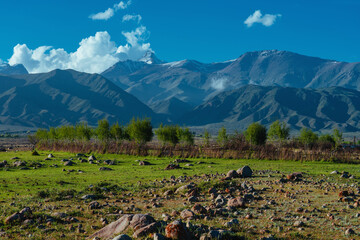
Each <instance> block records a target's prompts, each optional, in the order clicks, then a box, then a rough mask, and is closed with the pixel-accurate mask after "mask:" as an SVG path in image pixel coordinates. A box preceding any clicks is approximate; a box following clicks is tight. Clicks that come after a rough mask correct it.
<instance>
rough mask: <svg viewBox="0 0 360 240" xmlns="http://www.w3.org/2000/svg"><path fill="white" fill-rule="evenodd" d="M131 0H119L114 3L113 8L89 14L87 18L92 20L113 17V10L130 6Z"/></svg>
mask: <svg viewBox="0 0 360 240" xmlns="http://www.w3.org/2000/svg"><path fill="white" fill-rule="evenodd" d="M130 4H131V0H129V1H127V2H126V3H125V2H123V1H121V2H119V3H117V4H114V7H113V8H108V9H107V10H106V11H104V12H99V13H96V14H91V15H90V16H89V18H91V19H92V20H108V19H109V18H111V17H113V16H114V14H115V12H117V11H118V10H120V9H126V8H127V7H128V6H130Z"/></svg>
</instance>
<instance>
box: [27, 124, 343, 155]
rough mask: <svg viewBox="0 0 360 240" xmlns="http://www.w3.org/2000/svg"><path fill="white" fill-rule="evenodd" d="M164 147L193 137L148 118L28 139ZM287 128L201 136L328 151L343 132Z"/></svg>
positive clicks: (226, 142)
mask: <svg viewBox="0 0 360 240" xmlns="http://www.w3.org/2000/svg"><path fill="white" fill-rule="evenodd" d="M154 133H155V135H156V136H157V139H158V140H159V141H160V142H161V143H162V145H163V146H165V145H171V146H176V145H177V144H180V145H183V146H192V145H194V144H195V141H194V139H195V135H194V133H192V132H191V131H190V129H189V128H187V127H180V126H178V125H163V124H161V125H160V126H159V128H157V129H156V130H155V131H153V127H152V125H151V121H150V119H135V118H134V119H132V120H131V121H130V122H129V123H128V124H127V125H120V124H119V123H115V124H113V125H110V124H109V122H108V120H106V119H103V120H100V121H99V122H98V126H97V127H96V128H92V127H90V126H88V125H87V124H86V123H79V124H76V125H67V126H60V127H57V128H53V127H52V128H50V129H38V130H37V132H36V133H35V134H34V135H32V136H30V139H31V140H32V142H33V143H38V142H44V141H64V140H65V141H75V140H78V141H90V140H91V139H95V140H98V141H100V142H103V143H109V142H110V141H115V142H117V143H121V142H123V141H134V142H135V143H137V144H138V145H144V144H146V143H147V142H149V141H151V140H152V139H153V136H154ZM289 136H290V128H289V127H288V126H287V125H286V123H285V122H280V121H275V122H273V123H272V124H271V125H270V127H269V129H266V127H265V126H263V125H261V124H259V123H252V124H250V125H249V126H248V128H247V129H246V130H245V131H244V132H237V131H236V132H235V133H234V134H227V131H226V128H224V127H222V128H221V129H220V130H219V132H218V135H217V136H214V137H212V136H211V135H210V133H209V132H208V131H207V130H206V129H205V130H204V133H203V134H202V135H201V137H200V142H198V143H197V144H198V145H199V144H201V145H203V146H209V145H210V144H214V143H215V142H214V140H216V144H218V146H220V147H224V148H229V147H231V146H232V145H234V142H239V141H240V142H246V143H247V144H249V145H253V146H260V145H264V144H266V143H267V142H270V143H276V144H280V145H284V144H285V143H287V144H289V143H290V142H296V143H297V144H302V145H303V146H304V147H307V148H312V147H313V146H314V145H316V144H322V145H327V146H329V147H330V148H332V147H335V146H338V145H339V144H341V143H342V141H343V139H342V133H341V132H340V131H339V130H338V129H334V131H333V133H332V134H324V135H320V136H319V135H317V134H316V133H314V132H313V131H312V130H311V129H308V128H303V129H301V130H300V134H299V136H298V137H296V138H292V139H290V138H289Z"/></svg>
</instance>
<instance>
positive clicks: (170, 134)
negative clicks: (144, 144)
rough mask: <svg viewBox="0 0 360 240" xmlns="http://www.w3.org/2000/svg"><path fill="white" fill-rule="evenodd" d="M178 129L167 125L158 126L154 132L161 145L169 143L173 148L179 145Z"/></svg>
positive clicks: (176, 126) (175, 126)
mask: <svg viewBox="0 0 360 240" xmlns="http://www.w3.org/2000/svg"><path fill="white" fill-rule="evenodd" d="M179 129H180V127H179V126H178V125H167V126H164V125H163V124H160V126H159V128H158V129H157V130H156V131H155V134H156V136H157V137H158V139H159V140H160V141H161V142H162V143H163V144H166V143H169V144H171V145H173V146H175V145H176V144H178V143H179V140H180V139H179V135H178V131H179Z"/></svg>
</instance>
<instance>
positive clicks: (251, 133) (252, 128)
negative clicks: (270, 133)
mask: <svg viewBox="0 0 360 240" xmlns="http://www.w3.org/2000/svg"><path fill="white" fill-rule="evenodd" d="M245 139H246V141H248V142H249V143H250V144H254V145H264V144H265V142H266V139H267V133H266V128H265V127H264V126H263V125H261V124H260V123H252V124H250V125H249V127H248V128H247V129H246V131H245Z"/></svg>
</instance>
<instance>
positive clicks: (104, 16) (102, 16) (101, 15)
mask: <svg viewBox="0 0 360 240" xmlns="http://www.w3.org/2000/svg"><path fill="white" fill-rule="evenodd" d="M112 16H114V9H112V8H109V9H108V10H106V11H105V12H99V13H96V14H92V15H90V16H89V18H91V19H92V20H108V19H109V18H111V17H112Z"/></svg>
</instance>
